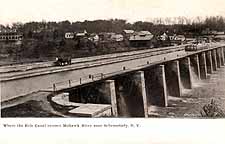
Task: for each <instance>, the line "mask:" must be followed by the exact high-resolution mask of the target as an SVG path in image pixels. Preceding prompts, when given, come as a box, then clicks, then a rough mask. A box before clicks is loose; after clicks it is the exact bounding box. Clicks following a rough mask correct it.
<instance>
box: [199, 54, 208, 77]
mask: <svg viewBox="0 0 225 144" xmlns="http://www.w3.org/2000/svg"><path fill="white" fill-rule="evenodd" d="M199 65H200V77H201V79H206V78H207V65H206V56H205V52H202V53H200V54H199Z"/></svg>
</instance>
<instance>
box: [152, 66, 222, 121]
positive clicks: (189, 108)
mask: <svg viewBox="0 0 225 144" xmlns="http://www.w3.org/2000/svg"><path fill="white" fill-rule="evenodd" d="M212 99H213V100H215V103H216V104H217V105H218V107H219V108H220V109H222V111H223V112H224V113H225V67H222V68H220V69H219V70H218V71H216V72H214V73H213V74H211V75H209V76H208V78H207V79H206V80H201V81H196V80H195V83H194V88H193V89H192V90H185V92H183V94H182V97H180V98H178V97H172V96H169V101H168V102H169V106H168V107H166V108H163V107H156V106H151V107H149V117H175V118H200V117H202V116H201V111H202V110H203V106H204V105H206V104H210V102H211V100H212Z"/></svg>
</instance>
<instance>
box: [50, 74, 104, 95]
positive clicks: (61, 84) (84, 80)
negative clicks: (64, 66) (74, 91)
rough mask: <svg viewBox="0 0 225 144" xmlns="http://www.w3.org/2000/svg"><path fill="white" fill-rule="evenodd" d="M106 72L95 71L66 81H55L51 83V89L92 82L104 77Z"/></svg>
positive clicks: (56, 89) (55, 89)
mask: <svg viewBox="0 0 225 144" xmlns="http://www.w3.org/2000/svg"><path fill="white" fill-rule="evenodd" d="M105 76H106V74H103V73H97V74H94V75H86V76H84V77H82V78H80V79H79V80H78V79H74V80H72V79H70V80H66V81H62V82H57V83H54V84H53V86H52V87H53V91H54V92H55V91H58V90H60V89H63V88H71V87H74V86H77V85H80V84H85V83H89V82H93V81H98V80H101V79H103V78H105Z"/></svg>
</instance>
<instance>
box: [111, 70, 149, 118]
mask: <svg viewBox="0 0 225 144" xmlns="http://www.w3.org/2000/svg"><path fill="white" fill-rule="evenodd" d="M115 85H116V100H117V108H118V116H119V117H148V107H147V100H146V89H145V78H144V72H143V71H138V72H136V73H130V74H127V75H124V76H121V77H119V78H117V79H116V80H115Z"/></svg>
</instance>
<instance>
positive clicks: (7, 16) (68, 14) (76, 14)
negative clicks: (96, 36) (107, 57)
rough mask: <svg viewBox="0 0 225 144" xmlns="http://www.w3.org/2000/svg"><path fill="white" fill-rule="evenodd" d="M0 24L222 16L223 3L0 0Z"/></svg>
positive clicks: (200, 0) (193, 0) (206, 0)
mask: <svg viewBox="0 0 225 144" xmlns="http://www.w3.org/2000/svg"><path fill="white" fill-rule="evenodd" d="M0 4H1V6H0V23H1V24H10V23H13V22H29V21H42V20H46V21H63V20H69V21H84V20H96V19H111V18H121V19H126V20H127V21H129V22H134V21H139V20H142V21H149V20H151V19H152V18H156V17H162V18H163V17H178V16H185V17H189V18H192V17H196V16H201V17H205V16H216V15H222V16H225V0H0Z"/></svg>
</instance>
